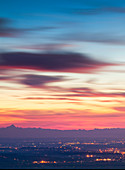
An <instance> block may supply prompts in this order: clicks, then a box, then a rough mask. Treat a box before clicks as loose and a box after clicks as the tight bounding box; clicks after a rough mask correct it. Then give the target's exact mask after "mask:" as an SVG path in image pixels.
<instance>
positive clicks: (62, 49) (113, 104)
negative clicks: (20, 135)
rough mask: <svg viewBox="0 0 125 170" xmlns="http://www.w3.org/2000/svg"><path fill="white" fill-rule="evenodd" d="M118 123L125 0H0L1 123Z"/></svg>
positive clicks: (121, 117)
mask: <svg viewBox="0 0 125 170" xmlns="http://www.w3.org/2000/svg"><path fill="white" fill-rule="evenodd" d="M11 124H14V125H16V126H18V127H41V128H50V129H62V130H65V129H87V130H88V129H94V128H125V0H63V1H60V0H1V1H0V127H6V126H9V125H11Z"/></svg>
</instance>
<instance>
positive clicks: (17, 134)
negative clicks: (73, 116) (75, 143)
mask: <svg viewBox="0 0 125 170" xmlns="http://www.w3.org/2000/svg"><path fill="white" fill-rule="evenodd" d="M53 137H54V138H64V137H68V138H70V137H71V138H84V137H91V138H125V128H112V129H109V128H107V129H94V130H84V129H83V130H80V129H79V130H57V129H42V128H21V127H16V126H15V125H13V124H12V125H11V126H8V127H5V128H0V138H53Z"/></svg>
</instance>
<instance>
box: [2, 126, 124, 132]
mask: <svg viewBox="0 0 125 170" xmlns="http://www.w3.org/2000/svg"><path fill="white" fill-rule="evenodd" d="M9 127H14V128H22V129H27V128H31V129H33V128H35V129H47V130H60V131H66V130H85V131H90V130H105V129H109V130H110V129H125V128H119V127H116V128H108V127H107V128H102V129H101V128H94V129H88V130H87V129H54V128H53V129H50V128H41V127H18V126H16V125H14V124H11V125H8V126H6V127H0V129H1V128H9Z"/></svg>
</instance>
